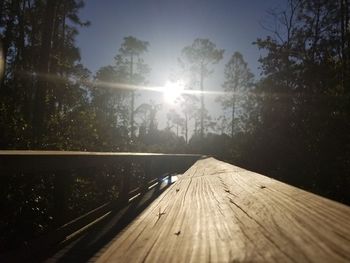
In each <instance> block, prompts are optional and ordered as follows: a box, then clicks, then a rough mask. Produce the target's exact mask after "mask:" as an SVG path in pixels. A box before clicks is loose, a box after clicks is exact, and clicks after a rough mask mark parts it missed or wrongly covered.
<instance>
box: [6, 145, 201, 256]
mask: <svg viewBox="0 0 350 263" xmlns="http://www.w3.org/2000/svg"><path fill="white" fill-rule="evenodd" d="M200 158H201V155H193V154H153V153H104V152H102V153H101V152H63V151H0V202H1V203H2V204H1V206H0V207H1V210H2V213H1V214H2V215H0V230H2V229H6V228H8V227H10V228H11V223H9V222H10V221H12V222H13V221H15V222H17V220H19V221H21V222H22V221H23V222H24V225H25V224H29V225H30V224H34V223H33V221H32V220H31V219H32V218H25V217H28V214H30V217H31V216H33V215H36V214H37V215H38V217H42V218H44V219H43V220H41V221H40V220H38V221H37V222H36V223H35V224H37V225H39V227H40V225H42V226H41V227H42V228H43V230H42V231H37V232H39V233H34V236H35V235H37V234H42V233H44V232H50V231H51V232H52V230H54V233H55V234H54V235H50V236H49V237H48V240H49V241H48V242H49V243H50V242H51V243H54V242H59V241H60V240H62V239H64V238H65V237H66V236H67V235H69V234H71V233H72V232H74V231H77V230H78V229H80V228H82V227H84V226H85V225H87V224H90V223H91V222H93V221H94V220H96V219H97V218H99V217H101V216H103V215H104V214H106V213H107V212H108V211H110V210H112V209H115V208H116V207H118V206H120V205H121V204H125V203H127V202H128V200H129V199H130V198H131V197H133V196H135V195H140V194H142V193H144V192H146V191H147V190H148V188H149V187H150V186H151V185H155V184H157V183H158V185H159V182H161V181H162V180H164V179H165V178H166V176H170V175H171V174H173V173H183V172H184V171H186V170H187V169H188V168H189V167H190V166H191V165H192V164H193V163H195V161H197V160H198V159H200ZM79 198H80V199H79ZM43 199H44V201H43ZM85 201H86V202H85ZM89 201H90V203H92V204H88V203H89ZM36 204H37V205H36ZM31 209H34V210H38V211H32V210H31ZM40 210H41V211H40ZM23 211H30V212H28V213H27V214H26V212H23ZM19 218H20V219H19ZM26 220H27V221H26ZM28 221H29V222H28ZM30 221H32V222H30ZM41 222H44V223H41ZM1 224H2V225H1ZM12 227H17V228H22V227H25V226H21V224H18V225H16V224H14V225H13V226H12ZM31 227H32V226H31ZM1 232H2V231H0V233H1ZM15 232H16V231H15ZM33 232H35V231H34V230H33ZM29 236H30V235H29ZM27 238H28V237H27V236H24V237H23V239H24V240H26V239H27ZM46 238H47V237H46ZM0 239H2V240H6V238H4V237H0ZM39 243H42V240H40V242H39ZM1 246H4V244H1V242H0V254H1V250H4V247H1Z"/></svg>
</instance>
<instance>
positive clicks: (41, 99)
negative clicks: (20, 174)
mask: <svg viewBox="0 0 350 263" xmlns="http://www.w3.org/2000/svg"><path fill="white" fill-rule="evenodd" d="M54 11H55V1H54V0H47V5H46V12H45V14H46V16H45V20H44V23H43V28H42V32H41V33H42V43H41V53H40V58H39V62H40V63H39V73H40V76H39V82H38V87H37V90H36V94H35V105H34V116H33V137H34V144H35V146H36V147H38V146H40V143H41V141H42V139H43V135H44V128H45V122H46V119H45V115H46V93H47V89H48V81H47V74H48V73H49V71H50V69H49V66H50V53H51V40H52V28H53V23H54V13H55V12H54Z"/></svg>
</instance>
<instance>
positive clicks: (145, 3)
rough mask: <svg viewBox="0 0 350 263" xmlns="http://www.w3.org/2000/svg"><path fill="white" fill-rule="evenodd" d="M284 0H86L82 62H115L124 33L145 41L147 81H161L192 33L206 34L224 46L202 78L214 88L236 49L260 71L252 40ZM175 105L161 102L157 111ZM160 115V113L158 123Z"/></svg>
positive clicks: (210, 100) (216, 111) (214, 108)
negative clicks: (147, 67)
mask: <svg viewBox="0 0 350 263" xmlns="http://www.w3.org/2000/svg"><path fill="white" fill-rule="evenodd" d="M285 6H286V0H211V1H209V0H173V1H171V0H123V1H121V0H88V1H86V5H85V7H84V8H83V9H82V10H81V12H80V17H81V18H82V19H83V20H89V21H90V22H91V26H89V27H87V28H83V29H81V30H80V34H79V36H78V37H77V45H78V46H79V47H80V51H81V56H82V63H83V64H84V65H85V66H86V67H87V68H88V69H89V70H90V71H92V72H93V73H94V72H96V70H98V69H99V68H100V67H101V66H106V65H111V64H113V59H114V56H115V55H116V54H117V52H118V49H119V47H120V45H121V43H122V41H123V38H124V37H125V36H135V37H137V38H139V39H141V40H144V41H148V42H149V44H150V46H149V49H148V53H147V54H146V55H145V56H144V59H145V62H146V63H147V64H149V65H150V67H151V69H152V71H151V73H150V75H149V77H148V85H150V86H164V85H165V83H166V82H167V80H168V79H169V77H170V76H171V75H172V74H173V73H174V72H176V71H177V69H178V62H177V59H178V57H179V55H180V53H181V50H182V48H183V47H185V46H188V45H190V44H191V43H192V42H193V40H194V39H196V38H208V39H210V40H211V41H212V42H213V43H215V44H216V46H217V47H218V48H220V49H225V53H224V58H223V59H222V61H220V63H219V64H218V65H215V66H214V67H213V69H214V73H213V74H212V75H211V76H209V77H208V79H207V80H206V83H205V89H206V90H213V91H218V90H221V85H222V83H223V81H224V80H223V70H224V65H225V64H226V63H227V62H228V60H229V58H230V56H232V54H233V53H234V52H235V51H239V52H241V53H242V54H243V57H244V59H245V60H246V61H247V62H248V65H249V67H250V68H251V70H252V72H253V73H254V74H255V75H256V76H257V77H259V73H260V71H259V64H258V58H259V56H260V54H261V51H259V50H258V48H257V47H256V46H255V45H252V43H253V42H254V41H255V40H256V39H257V38H258V37H264V36H266V35H268V34H269V32H267V31H266V30H264V29H263V27H262V26H261V23H263V24H264V23H268V20H269V17H268V15H267V11H268V10H269V9H275V8H278V9H284V8H285ZM158 95H159V94H158ZM151 96H154V95H151V94H148V95H147V94H140V96H139V98H138V100H139V103H141V102H142V101H144V102H148V101H149V100H150V98H151ZM157 98H159V96H158V97H157ZM205 100H206V105H207V108H208V110H209V111H210V112H211V113H212V115H214V117H215V116H218V115H220V114H221V108H220V106H219V105H218V104H217V103H215V98H214V96H208V97H206V98H205ZM165 104H167V103H165ZM176 107H177V106H176V105H164V107H163V109H162V112H161V113H163V115H164V113H165V112H166V111H167V110H168V109H169V108H176ZM164 118H165V117H164V116H160V119H161V120H160V128H162V126H164Z"/></svg>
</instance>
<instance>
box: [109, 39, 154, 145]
mask: <svg viewBox="0 0 350 263" xmlns="http://www.w3.org/2000/svg"><path fill="white" fill-rule="evenodd" d="M148 46H149V43H148V42H146V41H141V40H139V39H137V38H135V37H133V36H128V37H125V38H124V41H123V43H122V45H121V47H120V49H119V53H118V55H117V56H116V57H115V61H116V65H117V71H121V72H122V73H125V75H124V77H125V78H126V79H125V80H127V81H126V82H125V83H128V84H130V85H140V84H144V83H145V75H146V74H147V73H148V72H149V67H148V66H147V65H146V64H145V63H144V62H143V59H142V57H141V55H143V54H144V53H145V52H147V49H148ZM134 115H135V90H131V104H130V137H131V140H132V141H133V139H134V136H135V120H134Z"/></svg>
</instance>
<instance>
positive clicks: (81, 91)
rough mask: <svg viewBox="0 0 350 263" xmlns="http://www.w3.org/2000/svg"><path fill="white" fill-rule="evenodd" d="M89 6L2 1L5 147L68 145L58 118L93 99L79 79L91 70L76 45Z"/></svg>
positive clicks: (71, 0) (0, 98)
mask: <svg viewBox="0 0 350 263" xmlns="http://www.w3.org/2000/svg"><path fill="white" fill-rule="evenodd" d="M83 6H84V1H81V0H62V1H51V0H50V1H44V2H42V1H38V0H29V1H28V0H17V1H1V16H0V28H1V30H0V37H1V39H3V44H4V45H3V46H4V48H3V51H4V58H5V61H6V62H7V63H6V69H5V77H4V78H3V80H2V84H1V90H0V116H1V117H0V118H1V122H0V123H1V124H0V125H1V127H0V129H1V130H3V131H4V134H5V136H4V137H3V138H2V140H1V142H0V144H1V145H2V147H3V148H7V147H12V148H13V147H18V148H29V147H31V148H47V147H50V148H51V149H54V148H60V147H63V145H62V144H60V143H58V141H60V140H59V139H57V136H58V135H59V136H61V133H60V131H61V129H59V128H58V126H59V125H58V122H59V121H60V120H65V118H68V117H69V115H70V113H72V112H73V111H75V110H77V111H78V110H79V111H80V110H81V109H82V108H79V107H77V106H76V105H83V104H87V103H88V99H87V87H86V85H85V84H81V85H80V84H79V85H78V84H77V81H78V80H82V79H85V80H86V77H87V75H89V73H88V71H87V70H86V69H84V67H83V66H82V65H81V64H80V63H79V60H80V54H79V50H78V48H77V47H76V46H75V37H76V35H77V34H78V27H82V26H87V25H88V24H89V23H88V22H83V21H81V20H80V19H79V16H78V12H79V10H80V9H81V8H83ZM84 108H85V109H87V108H86V107H84ZM66 124H67V125H68V122H66ZM70 125H75V124H73V123H71V124H70ZM67 130H70V129H67Z"/></svg>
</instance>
